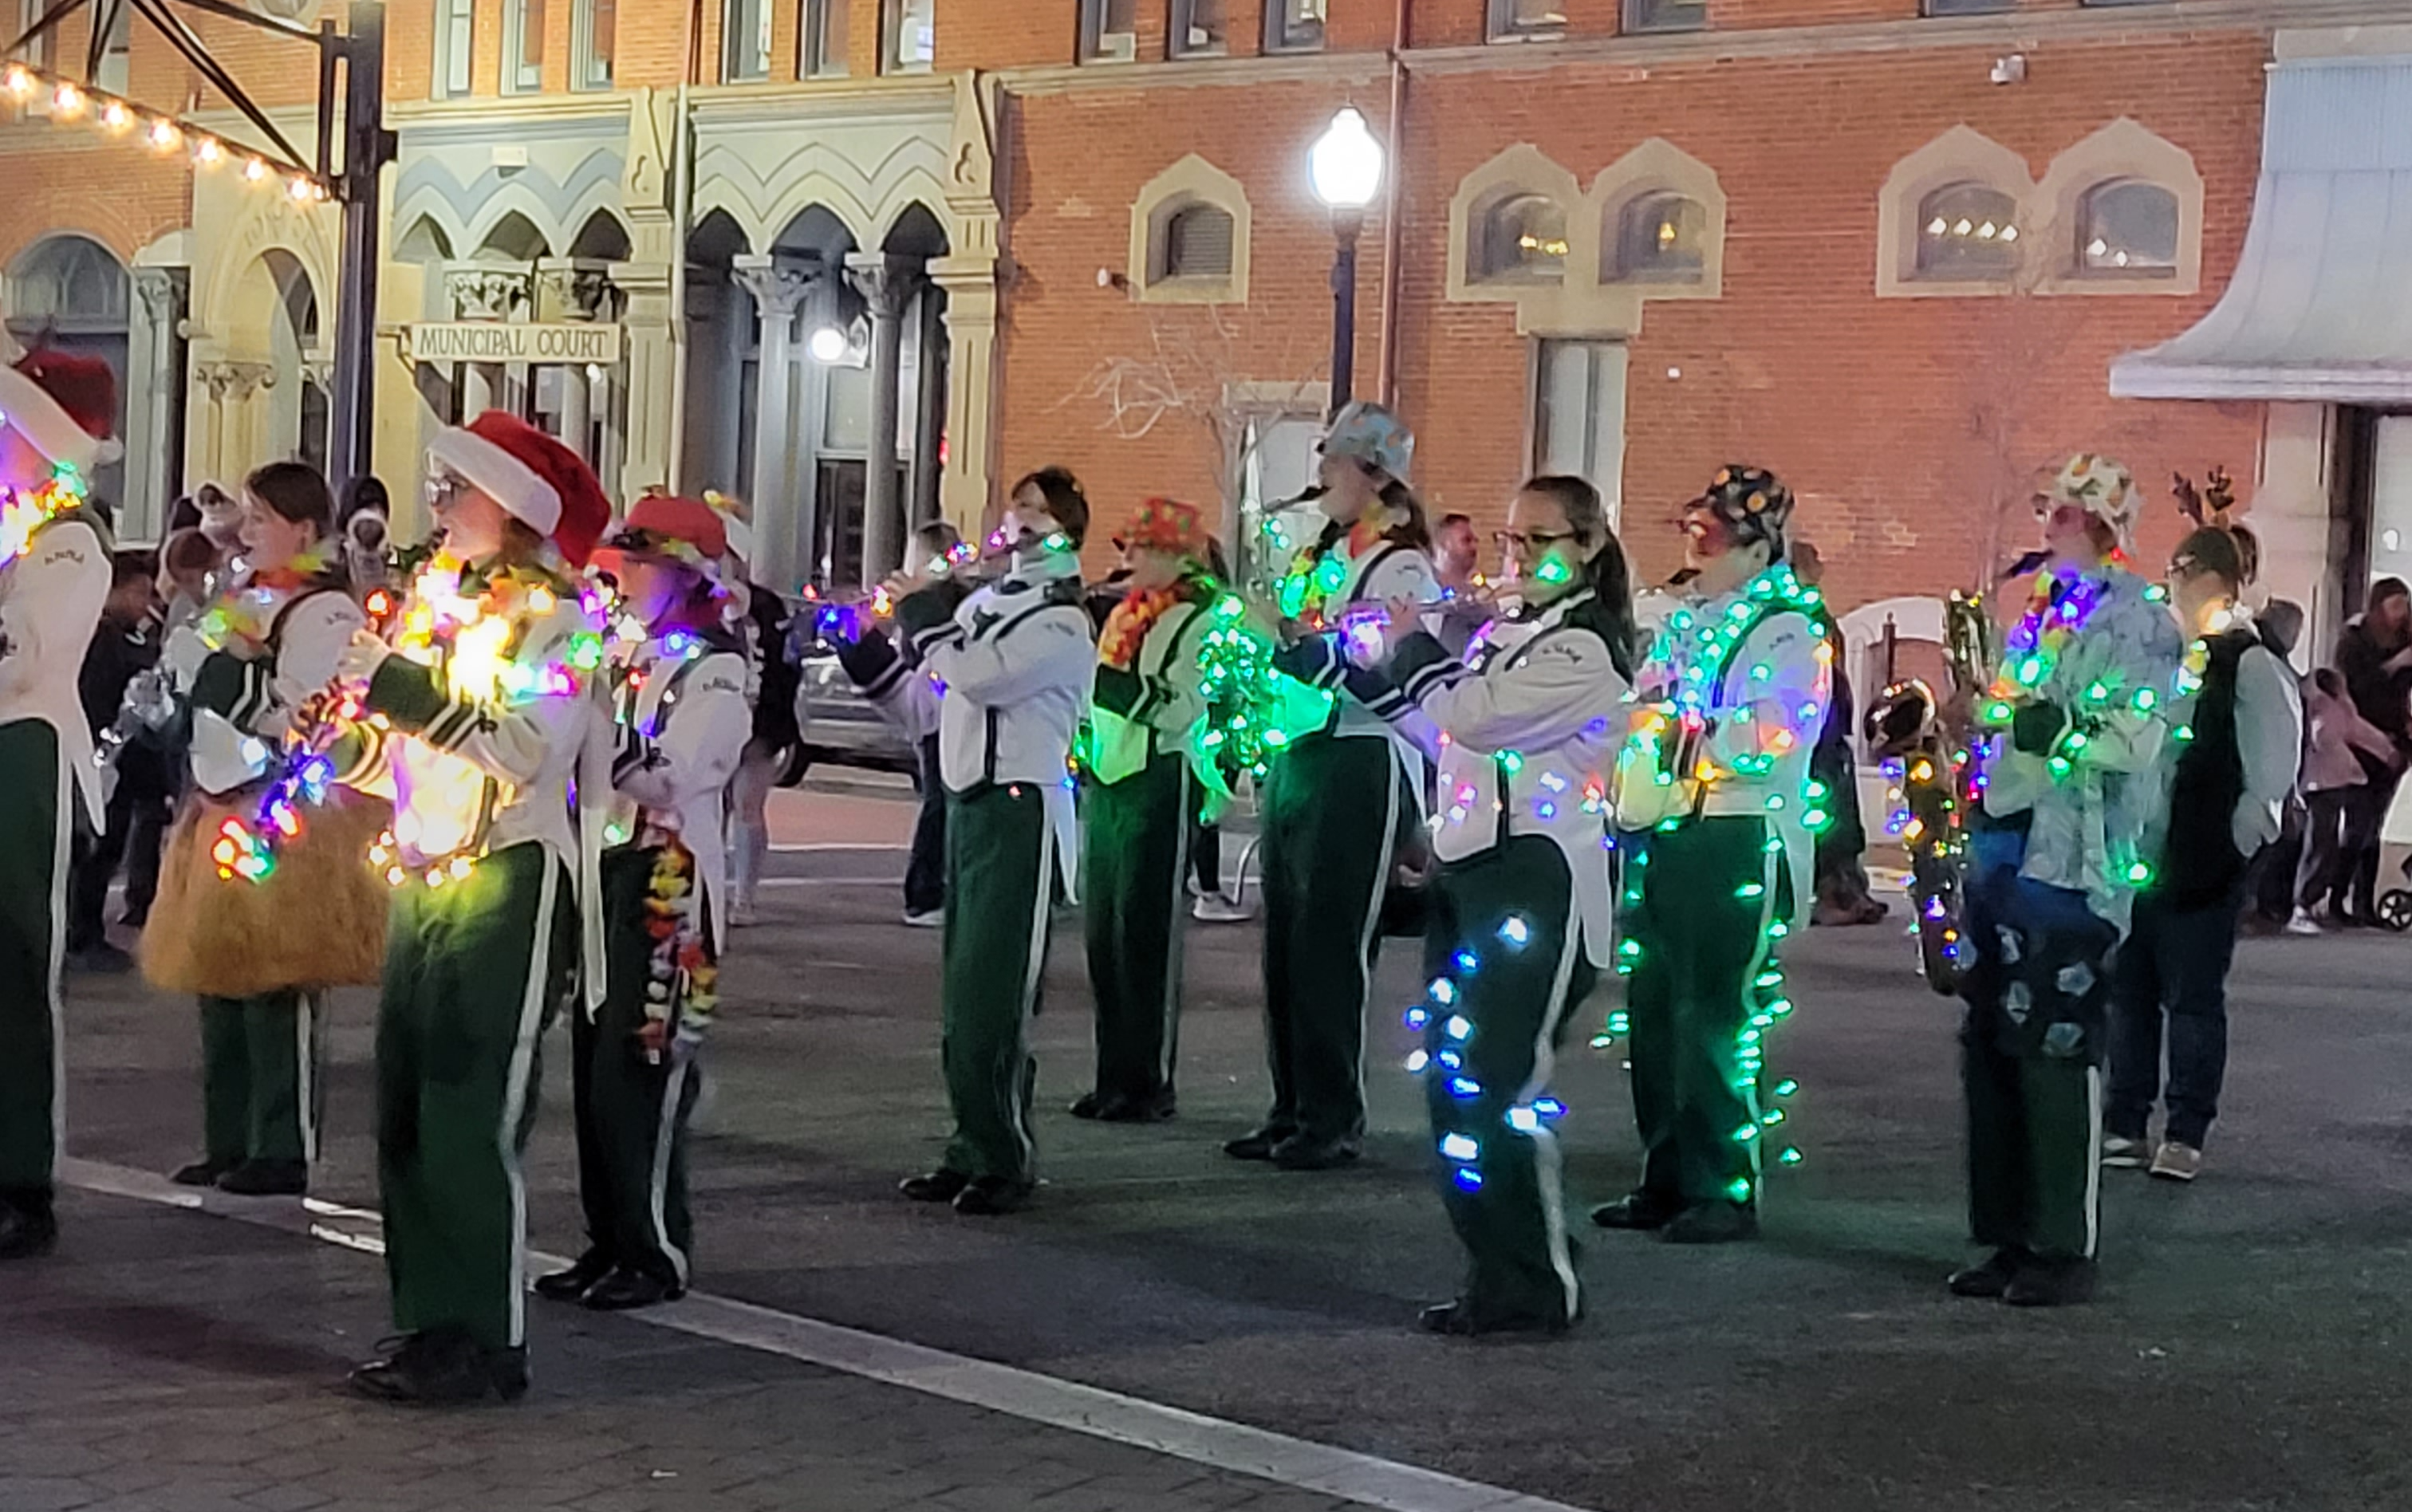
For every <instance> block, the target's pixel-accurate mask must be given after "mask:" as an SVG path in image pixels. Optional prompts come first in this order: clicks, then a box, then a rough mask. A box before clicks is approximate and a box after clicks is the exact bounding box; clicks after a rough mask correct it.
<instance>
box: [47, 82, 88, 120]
mask: <svg viewBox="0 0 2412 1512" xmlns="http://www.w3.org/2000/svg"><path fill="white" fill-rule="evenodd" d="M84 103H85V102H84V94H83V91H82V90H80V89H78V88H76V87H75V86H74V85H73V84H69V83H65V82H62V83H61V84H60V85H59V87H58V88H56V89H54V90H52V91H51V114H53V115H56V116H58V117H59V118H60V119H61V120H65V121H72V120H74V119H75V118H76V117H77V116H79V115H81V114H82V113H83V108H84Z"/></svg>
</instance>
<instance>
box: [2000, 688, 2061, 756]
mask: <svg viewBox="0 0 2412 1512" xmlns="http://www.w3.org/2000/svg"><path fill="white" fill-rule="evenodd" d="M2067 729H2068V715H2067V714H2066V712H2063V711H2062V709H2061V707H2060V705H2058V704H2056V703H2054V702H2052V700H2051V699H2049V698H2037V699H2036V700H2035V701H2034V702H2032V703H2026V704H2022V705H2020V706H2019V710H2018V712H2016V713H2014V714H2012V715H2011V716H2010V744H2011V745H2012V746H2013V747H2014V748H2016V749H2018V750H2021V751H2024V752H2025V753H2027V755H2029V756H2050V755H2052V747H2053V746H2055V745H2057V744H2059V743H2060V738H2061V736H2062V735H2063V734H2064V733H2066V730H2067Z"/></svg>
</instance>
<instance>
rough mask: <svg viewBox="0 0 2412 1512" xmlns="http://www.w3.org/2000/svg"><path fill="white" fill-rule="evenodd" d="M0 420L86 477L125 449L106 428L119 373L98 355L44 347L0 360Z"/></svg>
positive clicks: (112, 420) (113, 417)
mask: <svg viewBox="0 0 2412 1512" xmlns="http://www.w3.org/2000/svg"><path fill="white" fill-rule="evenodd" d="M0 424H6V425H7V426H8V427H9V428H10V429H12V430H14V431H15V432H16V433H18V434H20V435H22V436H23V437H24V438H25V439H26V440H27V441H30V442H32V443H33V446H34V449H35V450H37V451H38V452H40V453H41V454H42V455H43V456H45V457H48V458H49V459H50V460H51V462H52V463H54V464H56V465H58V466H62V467H72V468H74V469H75V470H76V471H78V472H80V473H82V474H84V475H85V476H86V477H89V476H90V475H91V474H92V472H93V471H94V470H95V469H96V468H99V467H102V466H105V465H107V464H108V463H110V462H115V461H116V460H117V459H118V458H119V457H122V456H124V455H125V448H123V447H121V446H119V445H118V444H117V442H116V441H114V440H112V439H110V431H111V430H113V429H115V428H116V425H117V375H116V374H114V373H111V372H110V368H109V363H108V362H107V360H104V359H101V358H97V357H90V356H84V355H81V354H78V353H74V352H61V351H47V350H46V351H38V352H29V353H27V354H26V355H25V356H24V357H22V358H21V359H19V360H17V361H16V363H15V364H14V365H12V366H0Z"/></svg>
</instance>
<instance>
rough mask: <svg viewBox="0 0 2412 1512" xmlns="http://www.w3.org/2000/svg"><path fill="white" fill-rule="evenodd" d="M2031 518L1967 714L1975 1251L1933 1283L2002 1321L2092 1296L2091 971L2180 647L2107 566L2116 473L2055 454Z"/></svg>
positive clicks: (2106, 985) (2097, 1155)
mask: <svg viewBox="0 0 2412 1512" xmlns="http://www.w3.org/2000/svg"><path fill="white" fill-rule="evenodd" d="M2036 507H2037V512H2038V513H2039V514H2040V515H2042V517H2043V528H2044V549H2045V550H2046V552H2047V553H2048V556H2047V558H2046V561H2045V563H2044V565H2043V569H2042V571H2041V572H2040V573H2039V574H2038V575H2037V579H2036V588H2035V595H2034V597H2033V598H2032V599H2030V600H2029V602H2028V605H2027V611H2026V614H2025V616H2024V617H2023V618H2022V620H2021V621H2020V622H2019V624H2017V625H2015V626H2014V627H2012V629H2011V631H2010V634H2009V639H2008V646H2009V649H2008V653H2007V654H2006V655H2005V657H2004V658H2003V664H2002V668H2001V671H2000V673H1999V675H1998V676H1996V677H1995V679H1994V682H1993V691H1992V693H1991V695H1990V696H1989V697H1987V698H1986V700H1984V706H1983V709H1982V713H1983V718H1984V723H1985V724H1986V725H1987V726H1989V727H1991V728H1992V729H1993V734H1992V736H1991V738H1990V739H1988V740H1987V741H1986V742H1985V747H1984V750H1983V752H1982V753H1981V755H1980V756H1979V757H1978V761H1979V766H1978V776H1977V779H1976V780H1977V782H1978V784H1979V785H1980V791H1981V792H1982V794H1983V798H1982V800H1981V801H1980V802H1979V803H1978V806H1977V807H1978V812H1977V813H1976V814H1974V815H1970V818H1971V820H1972V821H1973V829H1974V833H1973V834H1972V835H1971V837H1970V841H1969V860H1968V879H1967V882H1966V885H1965V889H1966V890H1965V899H1966V903H1965V908H1966V912H1965V915H1964V922H1963V930H1964V932H1965V933H1966V937H1967V942H1966V943H1967V944H1968V946H1969V947H1970V948H1971V950H1972V952H1973V953H1974V955H1975V957H1976V959H1975V962H1974V963H1973V964H1972V966H1971V968H1970V969H1969V971H1968V972H1967V973H1966V975H1965V976H1963V978H1962V981H1961V984H1960V991H1961V995H1962V996H1963V997H1964V998H1965V999H1966V1000H1967V1003H1968V1013H1967V1018H1966V1020H1965V1022H1964V1024H1963V1028H1962V1031H1961V1054H1962V1061H1963V1075H1964V1081H1965V1085H1966V1091H1967V1099H1968V1226H1969V1230H1970V1237H1971V1238H1973V1239H1974V1240H1976V1241H1977V1242H1978V1244H1980V1245H1983V1246H1985V1247H1987V1248H1989V1249H1991V1250H1992V1251H1993V1254H1992V1255H1989V1256H1988V1257H1987V1258H1986V1259H1985V1260H1983V1261H1982V1262H1981V1263H1979V1264H1977V1265H1974V1266H1970V1267H1968V1268H1967V1269H1965V1270H1960V1271H1958V1272H1956V1273H1954V1274H1953V1275H1952V1277H1951V1278H1950V1283H1949V1284H1950V1287H1951V1290H1952V1291H1953V1292H1954V1293H1956V1294H1957V1295H1959V1296H1962V1297H1987V1298H1997V1299H2001V1300H2003V1301H2006V1302H2009V1303H2011V1304H2012V1305H2014V1306H2021V1307H2051V1306H2057V1305H2061V1304H2064V1303H2071V1302H2082V1301H2085V1300H2086V1299H2089V1298H2091V1297H2092V1296H2093V1295H2094V1277H2095V1254H2096V1248H2097V1242H2098V1240H2099V1238H2100V1233H2101V1196H2102V1181H2101V1172H2100V1165H2101V1155H2102V1148H2101V1138H2102V1063H2103V1055H2104V1051H2105V1049H2106V1046H2105V1044H2104V1040H2105V1038H2106V1035H2107V1026H2106V1024H2105V1021H2104V1020H2105V1019H2106V1017H2107V1007H2108V1000H2109V997H2110V992H2111V971H2110V965H2109V958H2110V955H2111V950H2112V948H2113V947H2115V946H2117V945H2118V943H2119V941H2120V939H2121V938H2122V937H2123V936H2124V935H2125V933H2126V932H2127V924H2128V920H2129V917H2131V915H2132V913H2133V910H2134V906H2135V900H2136V894H2137V892H2138V891H2139V890H2140V888H2142V887H2143V886H2144V885H2145V884H2146V883H2147V882H2149V881H2150V880H2151V878H2152V874H2153V871H2152V866H2151V864H2150V862H2149V861H2148V860H2146V859H2144V857H2143V856H2142V854H2141V843H2142V841H2143V838H2144V835H2145V831H2146V829H2148V827H2149V826H2150V825H2151V823H2152V820H2153V811H2154V809H2155V807H2156V805H2157V804H2158V803H2159V802H2160V801H2161V797H2162V795H2161V788H2160V785H2159V784H2158V783H2157V782H2156V781H2155V778H2154V776H2153V771H2154V764H2155V761H2156V760H2157V759H2158V757H2159V754H2160V747H2161V741H2162V740H2163V738H2164V726H2163V716H2164V713H2165V712H2166V711H2165V710H2164V709H2163V707H2162V705H2163V702H2164V701H2165V700H2166V699H2168V698H2169V697H2170V695H2171V694H2172V693H2173V692H2174V691H2175V683H2176V678H2177V671H2178V660H2179V656H2180V654H2181V650H2182V647H2181V642H2180V639H2179V636H2178V629H2177V622H2176V621H2175V620H2173V619H2172V618H2171V617H2170V615H2169V606H2168V604H2167V603H2166V599H2167V598H2168V595H2167V594H2165V593H2164V592H2162V591H2161V590H2160V589H2158V588H2155V587H2152V586H2150V585H2148V584H2147V583H2146V582H2145V581H2144V580H2143V579H2141V578H2140V577H2138V576H2137V575H2136V574H2135V573H2133V572H2131V571H2129V570H2128V568H2127V565H2126V561H2125V555H2124V549H2125V546H2126V544H2127V542H2128V540H2129V538H2130V537H2131V536H2132V534H2133V531H2134V529H2135V521H2136V514H2137V511H2138V509H2139V507H2140V500H2139V498H2138V495H2137V492H2136V485H2135V481H2134V479H2133V477H2131V476H2130V475H2129V474H2128V472H2127V470H2126V469H2125V467H2122V466H2121V465H2119V463H2117V462H2111V460H2109V459H2108V458H2104V457H2097V456H2095V455H2093V454H2091V453H2085V454H2081V455H2079V456H2077V457H2073V458H2071V459H2070V460H2069V462H2068V464H2067V465H2066V467H2064V468H2062V469H2061V472H2060V474H2059V476H2058V477H2055V478H2053V479H2052V482H2051V483H2050V484H2049V485H2048V486H2047V487H2046V489H2045V490H2044V492H2042V493H2040V494H2039V495H2038V496H2037V501H2036Z"/></svg>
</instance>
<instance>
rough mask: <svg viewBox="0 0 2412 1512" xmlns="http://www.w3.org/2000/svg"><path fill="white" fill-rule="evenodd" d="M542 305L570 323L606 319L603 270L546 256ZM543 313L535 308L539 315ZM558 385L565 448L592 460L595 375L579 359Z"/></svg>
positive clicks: (608, 296) (606, 284) (541, 278)
mask: <svg viewBox="0 0 2412 1512" xmlns="http://www.w3.org/2000/svg"><path fill="white" fill-rule="evenodd" d="M537 284H538V286H539V287H540V288H541V290H542V292H543V295H544V301H543V304H544V305H547V306H550V307H551V313H552V315H554V316H557V317H558V318H560V319H562V320H565V321H568V322H571V323H573V324H590V323H592V322H594V321H596V320H606V319H609V318H610V313H611V284H610V279H609V278H608V277H607V276H606V275H605V273H604V272H603V270H602V269H601V268H599V267H596V266H593V265H591V264H585V263H581V262H575V261H572V260H570V259H568V258H566V257H555V258H549V259H547V260H546V261H545V263H544V264H543V265H542V266H541V267H539V268H538V269H537ZM542 313H545V312H544V310H543V309H542V307H539V314H542ZM561 377H562V387H561V436H562V439H563V440H564V441H566V442H567V443H568V445H569V449H570V450H572V451H575V452H576V453H578V454H579V455H580V456H581V457H583V458H585V459H586V460H587V461H588V462H594V461H596V457H595V455H594V441H593V439H592V410H591V408H590V407H589V406H590V404H591V401H592V396H593V394H594V391H595V375H594V374H589V373H588V372H587V368H586V364H585V363H583V362H572V363H567V364H566V365H565V368H564V371H563V373H562V375H561Z"/></svg>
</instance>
